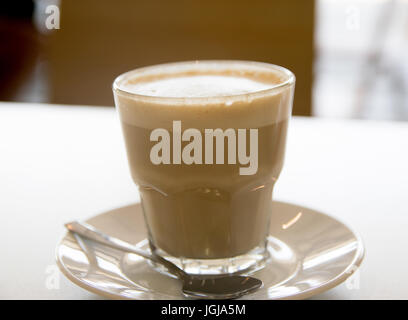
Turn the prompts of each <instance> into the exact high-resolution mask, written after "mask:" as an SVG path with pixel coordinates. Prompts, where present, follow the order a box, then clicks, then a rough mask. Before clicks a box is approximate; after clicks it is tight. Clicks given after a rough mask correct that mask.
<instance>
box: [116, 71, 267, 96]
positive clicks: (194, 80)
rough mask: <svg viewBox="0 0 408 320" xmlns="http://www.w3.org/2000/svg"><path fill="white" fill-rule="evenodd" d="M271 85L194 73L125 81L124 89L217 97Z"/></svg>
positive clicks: (138, 91)
mask: <svg viewBox="0 0 408 320" xmlns="http://www.w3.org/2000/svg"><path fill="white" fill-rule="evenodd" d="M271 86H273V85H272V84H271V83H263V82H259V81H255V80H252V79H248V78H244V77H232V76H222V75H195V76H187V77H186V76H184V77H174V78H165V79H158V80H155V81H150V82H137V83H125V84H124V85H123V86H122V88H123V89H124V90H125V91H128V92H131V93H136V94H140V95H146V96H153V97H173V98H196V97H217V96H218V97H219V96H231V95H238V94H245V93H251V92H256V91H261V90H266V89H269V88H271Z"/></svg>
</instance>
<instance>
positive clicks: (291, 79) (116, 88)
mask: <svg viewBox="0 0 408 320" xmlns="http://www.w3.org/2000/svg"><path fill="white" fill-rule="evenodd" d="M200 63H202V64H205V63H207V64H214V65H215V64H220V65H228V64H230V65H239V64H242V65H243V66H245V65H246V66H249V67H250V66H253V67H261V68H264V69H265V70H266V71H267V70H268V69H269V70H270V71H278V72H281V73H282V74H284V75H285V76H286V79H285V81H282V82H280V83H277V84H276V85H271V87H270V88H267V89H262V90H259V91H253V92H249V93H239V94H233V95H223V96H208V97H165V96H150V95H143V94H139V93H134V92H131V91H128V90H125V89H123V88H120V83H121V82H122V81H123V80H124V79H125V78H126V77H128V76H130V75H131V74H141V73H143V72H144V71H149V70H154V69H160V68H165V67H171V66H175V67H176V66H182V65H197V64H200ZM295 81H296V77H295V75H294V73H293V72H292V71H290V70H289V69H287V68H285V67H282V66H279V65H276V64H272V63H267V62H257V61H249V60H191V61H181V62H170V63H162V64H156V65H150V66H146V67H140V68H136V69H133V70H130V71H127V72H124V73H122V74H120V75H119V76H117V77H116V78H115V80H114V81H113V85H112V90H113V92H114V93H116V94H121V95H124V96H128V97H131V98H135V99H140V100H145V101H156V102H167V103H169V102H172V103H177V102H181V103H186V102H192V103H200V102H202V103H209V102H220V101H225V100H228V99H239V98H244V97H245V98H247V99H248V98H251V97H253V98H255V97H259V96H265V95H268V94H271V93H274V92H276V91H278V90H281V89H282V88H285V87H290V86H292V85H294V84H295Z"/></svg>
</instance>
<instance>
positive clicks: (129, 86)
mask: <svg viewBox="0 0 408 320" xmlns="http://www.w3.org/2000/svg"><path fill="white" fill-rule="evenodd" d="M283 83H287V84H288V85H284V86H282V85H281V84H283ZM293 85H294V77H293V75H292V74H291V73H290V72H289V71H287V70H285V69H279V68H278V67H275V66H272V65H268V64H263V63H252V62H240V61H237V62H235V61H234V62H230V61H201V62H183V63H172V64H164V65H158V66H153V67H147V68H142V69H137V70H134V71H130V72H128V73H125V74H123V75H122V76H120V77H118V78H117V79H116V80H115V83H114V92H115V102H116V106H117V109H118V111H119V115H120V117H121V120H122V121H123V122H126V123H128V124H130V125H134V126H137V127H141V128H149V129H155V128H165V129H168V130H171V128H172V123H173V120H180V121H182V123H183V127H184V128H196V129H204V128H259V127H263V126H267V125H270V124H273V123H277V122H279V121H284V120H287V119H288V118H289V116H290V113H291V105H292V103H291V102H292V98H293ZM267 89H271V90H267Z"/></svg>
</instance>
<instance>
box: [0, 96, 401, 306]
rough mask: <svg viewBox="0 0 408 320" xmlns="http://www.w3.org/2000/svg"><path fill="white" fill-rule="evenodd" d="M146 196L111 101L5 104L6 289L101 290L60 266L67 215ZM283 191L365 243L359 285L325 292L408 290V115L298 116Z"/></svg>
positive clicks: (1, 234) (0, 241)
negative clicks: (86, 286) (134, 176)
mask: <svg viewBox="0 0 408 320" xmlns="http://www.w3.org/2000/svg"><path fill="white" fill-rule="evenodd" d="M138 199H139V197H138V194H137V190H136V188H135V186H134V185H133V183H132V181H131V179H130V175H129V172H128V167H127V162H126V156H125V150H124V145H123V141H122V135H121V131H120V126H119V122H118V119H117V115H116V113H115V111H114V109H113V108H99V107H79V106H57V105H38V104H20V103H0V261H1V263H0V298H2V299H32V298H35V299H96V298H99V297H97V296H95V295H93V294H91V293H89V292H87V291H85V290H83V289H81V288H79V287H77V286H75V285H74V284H72V283H71V282H70V281H68V280H67V279H66V278H65V277H64V276H62V275H61V274H60V273H59V272H58V271H57V269H56V265H55V260H54V250H55V245H56V243H57V241H58V240H59V238H60V237H61V235H62V233H63V232H64V228H63V223H64V222H66V221H68V220H71V219H83V218H87V217H89V216H92V215H95V214H98V213H101V212H104V211H107V210H109V209H112V208H115V207H120V206H124V205H128V204H130V203H133V202H135V201H138ZM275 199H278V200H283V201H289V202H294V203H297V204H301V205H305V206H308V207H312V208H315V209H318V210H321V211H323V212H325V213H328V214H330V215H332V216H335V217H337V218H339V219H341V220H342V221H344V222H346V223H347V224H348V225H350V226H352V227H353V229H355V230H356V231H358V232H359V233H360V234H361V235H362V237H363V239H364V241H365V245H366V249H367V252H366V257H365V260H364V262H363V265H362V267H361V269H360V273H359V274H358V279H357V278H356V279H355V280H354V282H353V285H351V286H350V285H349V286H347V285H346V284H342V285H340V286H338V287H336V288H334V289H332V290H330V291H328V292H326V293H323V294H321V295H319V296H316V297H315V298H316V299H319V298H320V299H391V298H393V299H404V298H405V299H407V298H408V276H407V270H408V255H407V253H408V206H407V202H408V123H402V122H401V123H398V122H371V121H349V120H347V121H346V120H323V119H308V118H297V117H296V118H294V119H293V121H292V122H291V125H290V128H289V140H288V146H287V156H286V164H285V167H284V170H283V172H282V175H281V177H280V179H279V181H278V183H277V185H276V189H275ZM356 281H358V282H356ZM356 283H358V284H359V285H356ZM349 287H352V289H349ZM357 287H359V288H357Z"/></svg>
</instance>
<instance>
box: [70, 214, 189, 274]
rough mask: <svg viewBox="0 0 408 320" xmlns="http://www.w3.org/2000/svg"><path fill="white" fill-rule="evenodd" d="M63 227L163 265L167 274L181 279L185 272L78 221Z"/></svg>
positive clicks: (158, 257)
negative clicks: (169, 273)
mask: <svg viewBox="0 0 408 320" xmlns="http://www.w3.org/2000/svg"><path fill="white" fill-rule="evenodd" d="M65 227H66V228H67V229H68V230H69V231H71V232H74V233H76V234H79V235H81V236H83V237H85V238H87V239H90V240H93V241H96V242H99V243H102V244H104V245H106V246H108V247H111V248H114V249H118V250H121V251H124V252H131V253H134V254H137V255H139V256H141V257H143V258H145V259H148V260H151V261H153V262H156V263H159V264H161V265H164V266H165V267H166V268H167V269H168V271H169V272H171V273H173V274H174V275H175V276H177V277H179V278H182V277H183V276H184V275H185V272H184V271H183V270H181V269H180V268H179V267H177V266H176V265H175V264H173V263H171V262H170V261H168V260H166V259H164V258H162V257H160V256H158V255H155V254H149V253H148V252H146V251H144V250H141V249H138V248H135V246H133V245H131V244H130V243H128V242H125V241H122V240H120V239H117V238H115V237H112V236H109V235H107V234H105V233H103V232H101V231H99V230H97V229H96V228H94V227H93V226H91V225H89V224H87V223H85V222H79V221H72V222H68V223H66V224H65Z"/></svg>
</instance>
